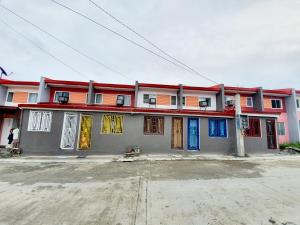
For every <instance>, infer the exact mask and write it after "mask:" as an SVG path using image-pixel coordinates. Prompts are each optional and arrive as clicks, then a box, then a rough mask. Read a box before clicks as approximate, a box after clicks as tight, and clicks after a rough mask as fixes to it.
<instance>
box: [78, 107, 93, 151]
mask: <svg viewBox="0 0 300 225" xmlns="http://www.w3.org/2000/svg"><path fill="white" fill-rule="evenodd" d="M83 116H90V117H92V122H93V115H91V114H84V113H81V114H80V118H79V129H78V135H77V148H76V150H77V151H89V150H90V148H89V149H80V148H79V141H80V133H81V122H82V117H83ZM92 128H93V124H92ZM92 128H91V141H90V145H91V146H92Z"/></svg>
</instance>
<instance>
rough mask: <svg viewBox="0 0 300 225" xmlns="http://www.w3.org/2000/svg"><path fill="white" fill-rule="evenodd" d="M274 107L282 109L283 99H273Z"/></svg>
mask: <svg viewBox="0 0 300 225" xmlns="http://www.w3.org/2000/svg"><path fill="white" fill-rule="evenodd" d="M271 103H272V108H273V109H282V100H281V99H271Z"/></svg>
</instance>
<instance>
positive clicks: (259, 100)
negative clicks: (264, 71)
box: [253, 87, 264, 111]
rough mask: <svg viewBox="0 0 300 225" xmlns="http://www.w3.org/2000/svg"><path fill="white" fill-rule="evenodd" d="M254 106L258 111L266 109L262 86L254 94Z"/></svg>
mask: <svg viewBox="0 0 300 225" xmlns="http://www.w3.org/2000/svg"><path fill="white" fill-rule="evenodd" d="M253 108H254V109H257V110H258V111H264V93H263V89H262V87H260V88H259V90H258V92H257V93H256V94H254V95H253Z"/></svg>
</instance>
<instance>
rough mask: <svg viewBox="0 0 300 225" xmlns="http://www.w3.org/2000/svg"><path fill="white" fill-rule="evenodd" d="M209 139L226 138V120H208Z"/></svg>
mask: <svg viewBox="0 0 300 225" xmlns="http://www.w3.org/2000/svg"><path fill="white" fill-rule="evenodd" d="M208 124H209V132H208V133H209V137H224V138H226V137H227V122H226V119H209V121H208Z"/></svg>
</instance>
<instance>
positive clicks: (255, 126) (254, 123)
mask: <svg viewBox="0 0 300 225" xmlns="http://www.w3.org/2000/svg"><path fill="white" fill-rule="evenodd" d="M246 134H247V136H248V137H261V129H260V119H258V118H249V128H248V129H247V130H246Z"/></svg>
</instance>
